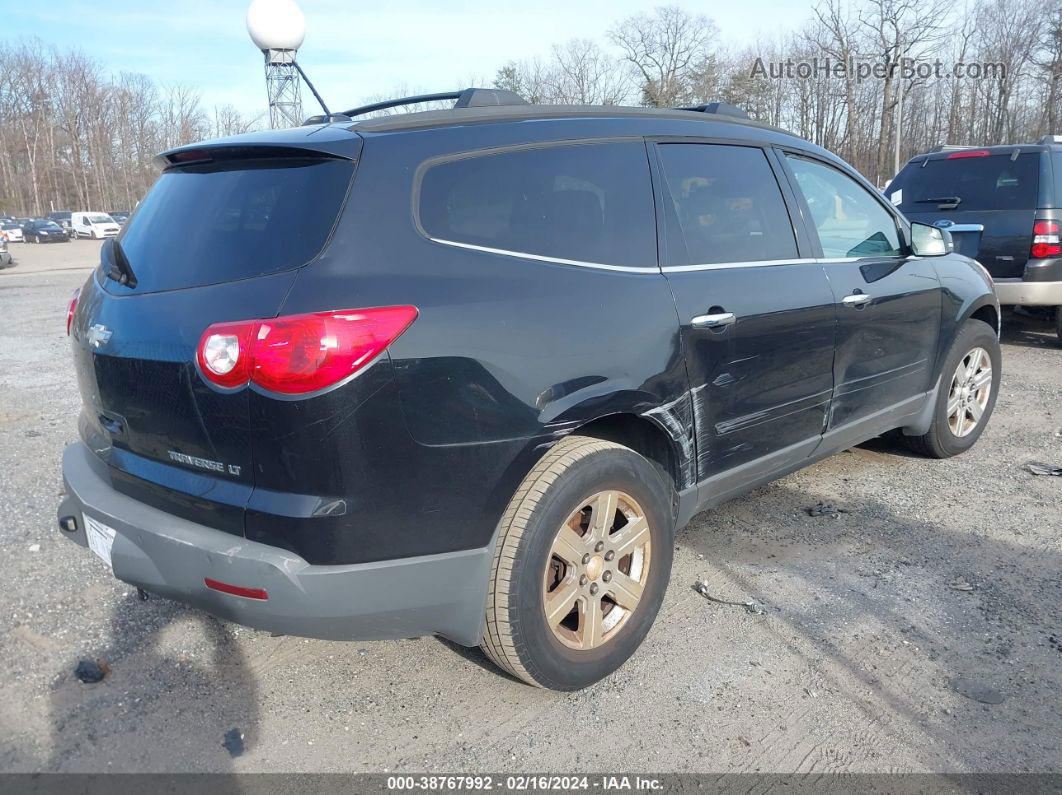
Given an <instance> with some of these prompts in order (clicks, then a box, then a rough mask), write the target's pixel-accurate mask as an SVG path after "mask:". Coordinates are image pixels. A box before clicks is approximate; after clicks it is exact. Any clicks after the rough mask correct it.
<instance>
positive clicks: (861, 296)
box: [841, 293, 871, 309]
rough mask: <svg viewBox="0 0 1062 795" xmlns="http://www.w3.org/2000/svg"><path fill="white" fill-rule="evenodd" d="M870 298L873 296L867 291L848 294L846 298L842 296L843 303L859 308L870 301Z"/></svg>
mask: <svg viewBox="0 0 1062 795" xmlns="http://www.w3.org/2000/svg"><path fill="white" fill-rule="evenodd" d="M870 300H871V297H870V296H869V295H867V294H866V293H852V294H851V295H846V296H845V297H844V298H842V299H841V303H842V304H844V305H845V306H850V307H852V308H854V309H858V308H859V307H861V306H863V305H865V304H867V303H869V302H870Z"/></svg>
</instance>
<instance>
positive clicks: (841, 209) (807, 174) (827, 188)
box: [788, 155, 901, 258]
mask: <svg viewBox="0 0 1062 795" xmlns="http://www.w3.org/2000/svg"><path fill="white" fill-rule="evenodd" d="M788 157H789V167H790V168H791V169H792V170H793V175H794V176H795V177H796V181H797V187H798V188H799V189H800V192H801V193H802V194H803V196H804V200H805V201H806V202H807V205H808V209H809V210H810V211H811V220H812V223H813V224H814V225H815V230H816V231H817V232H818V234H819V243H820V245H821V246H822V255H823V256H824V257H834V258H847V257H875V256H877V257H898V256H899V255H900V254H901V250H900V236H899V233H898V231H897V229H896V220H895V219H894V218H893V217H892V215H891V214H890V213H889V211H888V210H886V209H885V208H884V207H882V206H881V203H880V202H879V201H878V199H877V198H875V197H874V196H872V195H871V194H870V192H869V191H867V189H866V188H864V187H863V186H862V185H860V184H859V183H858V182H856V181H855V180H854V179H852V178H851V177H849V176H848V175H847V174H842V173H841V172H840V171H838V170H837V169H835V168H831V167H830V166H827V165H824V164H822V163H817V162H815V161H814V160H806V159H804V158H802V157H796V156H794V155H789V156H788Z"/></svg>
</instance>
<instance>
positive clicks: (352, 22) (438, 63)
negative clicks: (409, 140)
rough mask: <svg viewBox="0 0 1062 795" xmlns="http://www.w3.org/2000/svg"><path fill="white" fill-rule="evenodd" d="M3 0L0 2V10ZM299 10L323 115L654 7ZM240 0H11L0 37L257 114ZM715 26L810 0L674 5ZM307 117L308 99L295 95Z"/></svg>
mask: <svg viewBox="0 0 1062 795" xmlns="http://www.w3.org/2000/svg"><path fill="white" fill-rule="evenodd" d="M9 2H12V0H0V6H4V5H7V4H8V3H9ZM297 2H299V5H300V6H301V7H302V10H303V13H304V14H305V15H306V22H307V33H306V41H305V43H304V45H303V47H302V49H301V50H300V52H299V61H300V63H302V65H303V68H304V69H306V71H307V73H308V74H309V76H310V79H312V80H313V81H314V83H315V84H316V85H317V87H318V89H320V91H321V93H322V94H323V95H324V97H325V99H326V101H328V102H329V103H330V104H331V105H332V107H333V108H338V107H349V106H350V105H353V104H357V103H358V102H359V101H360V100H362V99H364V98H365V97H367V96H371V95H375V94H389V93H390V92H391V91H392V90H395V89H398V88H406V89H409V90H410V91H418V90H424V91H446V90H451V89H455V88H464V87H467V85H468V84H469V83H470V81H471V80H473V79H476V81H477V82H478V83H480V84H482V83H484V82H486V81H489V79H490V78H492V77H493V75H494V72H495V70H496V69H497V68H498V67H499V66H500V65H502V64H503V63H505V62H506V61H509V60H522V59H525V58H531V57H534V56H545V55H547V54H548V53H549V48H550V45H552V44H554V43H560V42H564V41H566V40H568V39H570V38H575V37H586V38H593V39H596V40H598V41H599V42H601V43H604V41H605V33H606V31H607V30H608V29H609V27H610V26H611V25H612V24H613V23H614V22H616V21H618V20H620V19H622V18H624V17H626V16H629V15H631V14H635V13H638V12H642V11H650V10H651V9H652V8H653V7H654V4H652V3H646V2H632V0H610V2H604V0H582V1H580V0H567V1H562V0H538V1H537V2H530V3H529V2H507V1H506V0H492V2H486V0H471V1H470V2H457V3H439V2H427V1H426V0H404V1H403V0H396V1H395V2H391V3H380V2H372V3H359V2H349V0H297ZM248 4H249V0H166V2H150V0H138V2H135V3H134V2H130V1H129V0H91V2H89V1H88V0H68V1H67V2H58V3H56V2H53V3H43V2H41V3H19V6H20V7H19V8H18V10H17V11H13V10H12V12H11V13H7V14H2V15H0V16H2V18H3V20H4V24H3V27H2V28H0V36H2V37H5V38H17V37H19V36H27V37H31V36H36V37H38V38H40V39H41V40H43V41H44V42H46V43H49V44H55V45H58V46H62V47H68V46H76V47H80V48H81V49H82V50H84V51H85V52H86V53H87V54H89V55H91V56H93V57H95V58H97V59H98V60H99V61H101V63H102V64H103V65H104V67H105V68H106V69H108V70H109V71H113V72H121V71H131V72H143V73H145V74H147V75H149V76H150V77H152V78H153V79H155V80H157V81H159V82H161V83H173V82H182V83H185V84H187V85H189V86H192V87H194V88H196V89H197V90H199V91H200V92H201V93H202V95H203V99H204V104H205V105H206V106H207V107H208V108H209V107H210V106H211V105H214V104H224V103H230V104H232V105H235V106H236V107H237V108H239V109H240V110H241V111H244V112H255V113H257V112H260V111H264V110H265V107H264V106H265V87H264V81H263V78H262V67H261V56H260V55H259V54H258V53H257V52H256V51H255V49H254V45H253V44H252V43H251V41H250V39H249V38H248V37H247V33H246V29H245V27H244V17H245V14H246V10H247V6H248ZM679 5H680V6H681V7H683V8H684V9H685V10H687V11H688V12H690V13H692V14H704V15H706V16H708V17H710V18H712V19H714V20H715V22H716V25H717V26H718V28H719V32H720V37H721V38H722V40H723V42H724V43H726V44H729V45H733V46H737V47H740V46H743V45H746V44H750V43H752V42H754V41H755V40H756V39H757V38H758V37H764V38H774V37H775V36H778V35H779V34H782V33H785V32H787V31H789V30H792V29H793V28H796V27H798V26H799V25H800V24H801V23H802V22H803V20H805V19H807V18H808V17H809V16H810V14H811V11H810V0H805V1H804V2H800V1H799V0H798V2H783V1H782V0H742V2H730V3H704V2H697V3H679ZM303 103H304V106H305V108H306V111H307V113H313V112H316V108H315V107H313V98H312V97H311V96H309V94H308V92H307V95H306V96H305V97H304V99H303Z"/></svg>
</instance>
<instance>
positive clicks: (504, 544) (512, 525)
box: [481, 436, 674, 690]
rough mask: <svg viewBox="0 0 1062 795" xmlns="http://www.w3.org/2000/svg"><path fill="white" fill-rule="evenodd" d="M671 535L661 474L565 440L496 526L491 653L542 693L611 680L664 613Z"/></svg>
mask: <svg viewBox="0 0 1062 795" xmlns="http://www.w3.org/2000/svg"><path fill="white" fill-rule="evenodd" d="M673 536H674V517H673V515H672V511H671V486H670V483H666V482H665V479H664V478H663V477H662V476H661V474H660V472H659V471H658V470H657V468H655V467H654V466H653V465H652V464H651V463H650V462H649V461H647V460H646V459H645V458H643V457H642V456H641V455H639V454H638V453H636V452H634V451H633V450H631V449H629V448H627V447H623V446H622V445H619V444H615V443H613V442H606V441H602V440H600V439H593V438H589V437H584V436H569V437H568V438H566V439H563V440H562V441H560V442H558V443H557V444H556V445H554V446H553V447H552V448H551V449H550V450H549V452H548V453H546V455H545V456H543V458H542V460H541V461H539V463H538V464H537V465H536V466H535V468H534V469H533V470H532V471H531V472H530V473H529V474H528V475H527V477H526V478H524V481H523V482H522V483H521V484H520V487H519V489H517V492H516V494H515V496H514V497H513V499H512V501H511V502H510V503H509V506H508V508H507V509H506V511H505V514H504V516H503V517H502V520H501V522H500V524H499V530H498V539H497V542H496V547H495V553H494V566H493V570H492V573H491V578H490V585H489V590H488V597H487V631H486V634H485V635H484V637H483V641H482V644H481V645H482V647H483V650H484V651H485V652H486V653H487V655H488V656H489V657H490V658H491V659H492V660H493V661H494V662H495V663H496V664H497V665H498V666H499V667H500V668H502V669H504V670H505V671H507V672H509V673H511V674H512V675H513V676H516V677H518V678H520V679H523V680H524V681H525V682H527V683H529V684H532V685H535V686H537V687H545V688H551V689H553V690H578V689H581V688H584V687H587V686H588V685H591V684H593V683H594V682H597V681H598V680H600V679H603V678H604V677H606V676H608V675H609V674H611V673H612V672H613V671H615V670H616V669H618V668H619V667H620V666H621V665H623V663H625V662H626V661H627V659H628V658H629V657H630V656H631V655H632V654H633V653H634V652H635V650H636V649H637V648H638V646H639V645H640V644H641V642H642V640H643V639H644V638H645V636H646V634H647V633H648V632H649V628H650V627H651V626H652V624H653V620H654V619H655V618H656V614H657V612H658V611H659V610H660V603H661V601H662V600H663V597H664V591H665V590H666V588H667V582H668V579H669V577H670V574H671V559H672V553H673V546H672V540H673Z"/></svg>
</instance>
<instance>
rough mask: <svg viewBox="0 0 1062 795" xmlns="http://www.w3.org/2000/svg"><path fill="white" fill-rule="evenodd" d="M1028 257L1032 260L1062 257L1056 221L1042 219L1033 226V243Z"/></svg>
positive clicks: (1061, 239) (1060, 240)
mask: <svg viewBox="0 0 1062 795" xmlns="http://www.w3.org/2000/svg"><path fill="white" fill-rule="evenodd" d="M1029 256H1030V257H1032V258H1033V259H1045V258H1047V257H1062V237H1060V236H1059V223H1058V221H1051V220H1048V219H1044V220H1040V221H1036V222H1035V223H1034V224H1033V242H1032V248H1031V249H1030V250H1029Z"/></svg>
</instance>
